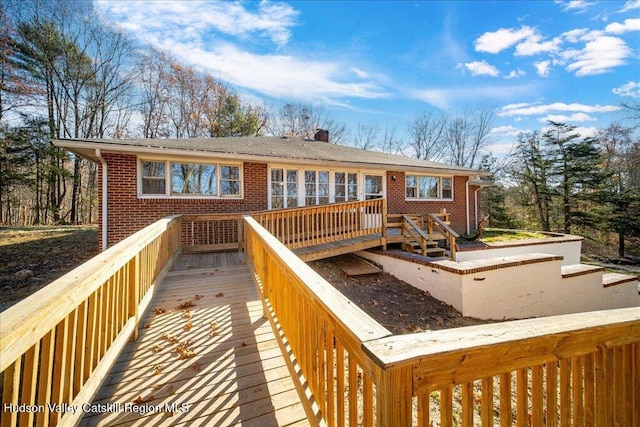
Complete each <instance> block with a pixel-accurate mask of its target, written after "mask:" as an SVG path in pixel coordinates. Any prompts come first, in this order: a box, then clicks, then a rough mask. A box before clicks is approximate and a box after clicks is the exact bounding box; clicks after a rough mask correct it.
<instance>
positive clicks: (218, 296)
mask: <svg viewBox="0 0 640 427" xmlns="http://www.w3.org/2000/svg"><path fill="white" fill-rule="evenodd" d="M223 296H224V294H223V293H222V292H218V293H217V294H216V297H217V298H220V297H223Z"/></svg>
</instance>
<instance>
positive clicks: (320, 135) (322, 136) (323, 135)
mask: <svg viewBox="0 0 640 427" xmlns="http://www.w3.org/2000/svg"><path fill="white" fill-rule="evenodd" d="M313 140H314V141H322V142H329V131H328V130H324V129H316V134H315V135H314V136H313Z"/></svg>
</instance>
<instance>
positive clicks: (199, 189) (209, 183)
mask: <svg viewBox="0 0 640 427" xmlns="http://www.w3.org/2000/svg"><path fill="white" fill-rule="evenodd" d="M217 184H218V183H217V180H216V167H215V165H198V164H192V163H171V194H203V195H207V196H216V195H217V194H218V189H217Z"/></svg>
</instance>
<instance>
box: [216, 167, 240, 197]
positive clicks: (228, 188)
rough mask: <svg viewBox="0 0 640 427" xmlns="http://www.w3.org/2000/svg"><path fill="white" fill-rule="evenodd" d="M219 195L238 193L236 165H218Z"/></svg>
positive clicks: (238, 170) (238, 183)
mask: <svg viewBox="0 0 640 427" xmlns="http://www.w3.org/2000/svg"><path fill="white" fill-rule="evenodd" d="M220 195H221V196H239V195H240V168H239V167H238V166H226V165H223V166H220Z"/></svg>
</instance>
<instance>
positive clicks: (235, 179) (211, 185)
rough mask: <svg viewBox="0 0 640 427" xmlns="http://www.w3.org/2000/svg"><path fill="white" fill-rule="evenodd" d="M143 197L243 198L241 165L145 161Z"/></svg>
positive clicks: (142, 185) (142, 174)
mask: <svg viewBox="0 0 640 427" xmlns="http://www.w3.org/2000/svg"><path fill="white" fill-rule="evenodd" d="M140 165H141V174H140V175H141V182H140V195H142V196H167V197H171V196H176V197H184V196H202V197H240V195H241V192H242V180H241V172H240V166H239V165H224V164H218V163H191V162H175V161H174V162H171V161H155V160H153V161H148V160H143V161H141V162H140Z"/></svg>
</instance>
